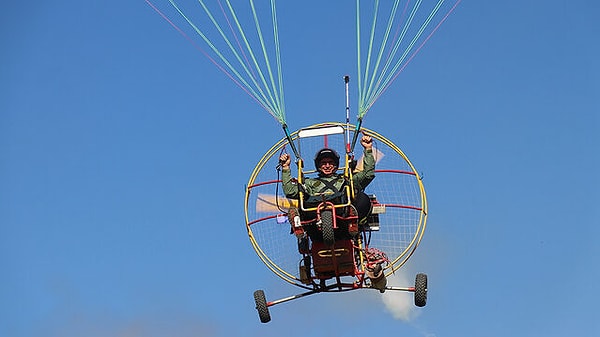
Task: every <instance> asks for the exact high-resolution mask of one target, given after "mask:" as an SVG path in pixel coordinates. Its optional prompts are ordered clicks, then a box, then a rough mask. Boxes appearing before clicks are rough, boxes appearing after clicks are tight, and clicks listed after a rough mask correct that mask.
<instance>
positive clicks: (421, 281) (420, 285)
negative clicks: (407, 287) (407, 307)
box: [415, 273, 427, 307]
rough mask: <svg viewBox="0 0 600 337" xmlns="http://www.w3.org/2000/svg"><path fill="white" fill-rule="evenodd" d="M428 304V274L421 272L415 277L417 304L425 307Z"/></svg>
mask: <svg viewBox="0 0 600 337" xmlns="http://www.w3.org/2000/svg"><path fill="white" fill-rule="evenodd" d="M425 304H427V274H422V273H419V274H417V277H416V278H415V305H416V306H417V307H424V306H425Z"/></svg>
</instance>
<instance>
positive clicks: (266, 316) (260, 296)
mask: <svg viewBox="0 0 600 337" xmlns="http://www.w3.org/2000/svg"><path fill="white" fill-rule="evenodd" d="M254 303H256V310H258V317H260V321H261V323H267V322H269V321H271V314H270V313H269V307H268V306H267V300H266V298H265V292H264V291H262V290H257V291H255V292H254Z"/></svg>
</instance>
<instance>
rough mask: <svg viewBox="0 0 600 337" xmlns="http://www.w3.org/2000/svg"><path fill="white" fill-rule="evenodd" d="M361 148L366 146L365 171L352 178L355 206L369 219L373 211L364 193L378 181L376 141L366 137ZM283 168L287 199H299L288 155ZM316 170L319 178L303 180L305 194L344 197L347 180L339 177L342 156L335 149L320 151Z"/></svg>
mask: <svg viewBox="0 0 600 337" xmlns="http://www.w3.org/2000/svg"><path fill="white" fill-rule="evenodd" d="M360 144H361V145H362V146H363V152H364V156H363V170H362V171H359V172H356V173H354V174H353V175H352V180H353V184H354V188H355V190H356V192H358V193H355V195H356V197H355V200H354V202H353V204H354V205H355V207H356V208H357V211H358V215H359V217H360V218H363V217H366V216H367V215H368V213H369V211H370V207H371V205H370V201H369V199H368V196H366V195H365V194H364V192H363V191H364V189H365V188H366V187H367V185H368V184H369V183H370V182H371V181H372V180H373V179H374V178H375V159H374V157H373V139H372V137H371V136H368V135H365V134H363V136H362V138H361V140H360ZM279 161H280V163H281V168H282V175H281V176H282V183H283V192H284V193H285V196H286V197H288V198H290V199H298V197H299V188H298V184H297V181H296V180H295V179H293V178H292V174H291V170H290V162H291V158H290V155H289V154H287V153H284V154H282V155H281V156H280V157H279ZM314 163H315V168H316V169H317V171H318V176H317V177H316V178H306V179H305V180H304V189H305V193H307V195H308V196H309V197H310V196H311V195H315V194H318V193H324V192H325V193H332V194H333V195H334V196H335V194H336V193H337V194H338V195H339V194H340V193H343V191H342V186H343V185H344V183H345V180H344V176H343V175H342V174H339V173H337V170H338V168H339V166H340V155H339V154H338V153H337V152H336V151H335V150H333V149H330V148H324V149H321V150H319V151H318V152H317V153H316V155H315V158H314Z"/></svg>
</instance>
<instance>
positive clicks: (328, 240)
mask: <svg viewBox="0 0 600 337" xmlns="http://www.w3.org/2000/svg"><path fill="white" fill-rule="evenodd" d="M321 230H322V231H323V242H324V243H325V245H327V246H333V244H334V243H335V235H334V232H333V212H331V210H328V209H327V210H323V211H321Z"/></svg>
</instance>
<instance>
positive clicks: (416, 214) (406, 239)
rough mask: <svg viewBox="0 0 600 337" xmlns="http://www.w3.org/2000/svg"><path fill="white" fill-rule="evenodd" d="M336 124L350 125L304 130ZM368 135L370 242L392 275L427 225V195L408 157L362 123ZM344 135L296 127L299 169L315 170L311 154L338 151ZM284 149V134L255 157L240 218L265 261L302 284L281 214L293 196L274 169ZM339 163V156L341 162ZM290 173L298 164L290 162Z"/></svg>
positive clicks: (298, 256) (293, 244) (291, 238)
mask: <svg viewBox="0 0 600 337" xmlns="http://www.w3.org/2000/svg"><path fill="white" fill-rule="evenodd" d="M328 126H338V127H342V128H343V129H344V130H345V131H349V135H350V139H352V137H353V133H354V128H353V127H352V126H348V125H347V124H342V123H322V124H315V125H312V126H310V127H308V128H306V129H312V128H319V127H328ZM362 131H364V132H365V133H366V134H368V135H370V136H372V138H373V141H374V145H373V155H374V157H375V161H376V167H375V179H374V180H373V181H372V182H371V183H370V184H369V185H368V186H367V188H366V189H365V192H366V193H367V194H368V195H372V196H374V197H375V198H376V200H377V202H378V204H380V206H378V207H377V208H378V209H377V211H378V212H380V213H379V214H378V215H377V217H378V218H379V219H378V220H379V221H378V222H379V223H378V225H379V226H378V228H376V227H374V228H375V230H373V231H371V232H370V243H369V246H370V247H372V248H376V249H378V250H380V251H382V252H384V253H385V254H386V255H387V257H388V258H389V260H390V263H389V264H387V265H386V266H385V273H386V275H388V276H389V275H390V274H392V273H393V272H394V271H396V270H397V269H398V268H400V267H401V266H402V265H404V264H405V263H406V261H407V260H408V259H409V258H410V257H411V255H412V254H413V252H414V251H415V249H416V248H417V246H418V245H419V243H420V241H421V239H422V237H423V233H424V231H425V227H426V221H427V199H426V195H425V188H424V186H423V182H422V179H421V177H420V176H419V174H418V173H417V171H416V169H415V168H414V166H413V165H412V163H411V162H410V160H409V159H408V157H407V156H406V155H405V154H404V152H402V150H400V148H398V147H397V146H396V145H395V144H394V143H392V142H391V141H390V140H388V139H387V138H385V137H383V136H382V135H380V134H378V133H376V132H375V131H372V130H369V129H365V128H363V129H362ZM346 137H347V135H346V134H339V135H328V136H322V137H311V138H307V139H301V138H300V137H299V131H296V132H294V133H292V134H291V138H292V140H293V141H294V144H296V147H297V149H298V150H299V152H300V155H301V157H302V159H303V161H304V164H305V165H304V172H305V173H307V176H310V172H311V171H313V172H314V168H313V167H312V166H313V157H314V154H315V153H316V152H317V151H318V150H319V149H321V148H323V147H329V148H333V149H335V150H336V151H338V153H340V155H342V156H343V154H344V153H345V148H346V142H347V139H346ZM284 152H289V153H290V155H291V156H292V158H293V157H294V154H293V153H292V150H291V148H290V147H289V145H288V141H287V138H283V139H281V140H280V141H279V142H277V143H276V144H275V145H273V146H272V147H271V148H270V149H269V150H268V151H267V153H265V155H264V156H263V157H262V158H261V159H260V161H259V162H258V164H257V165H256V167H255V168H254V171H253V172H252V175H251V176H250V179H249V181H248V184H247V186H246V197H245V217H246V229H247V230H248V236H249V239H250V242H251V244H252V246H253V248H254V250H255V251H256V253H257V254H258V256H259V257H260V259H261V260H262V261H263V262H264V263H265V265H266V266H267V267H268V268H269V269H270V270H271V271H272V272H274V273H275V274H276V275H277V276H279V277H281V278H282V279H284V280H285V281H287V282H289V283H292V284H295V285H298V286H302V284H301V282H300V275H298V274H299V272H298V265H299V262H300V261H301V259H302V254H300V253H299V252H298V245H297V239H296V237H295V236H294V235H293V234H291V233H290V228H291V226H290V224H289V222H288V220H287V216H286V213H287V211H288V209H289V208H290V207H291V205H294V204H295V201H294V200H289V199H287V198H286V197H285V195H284V194H283V190H282V187H281V181H280V179H281V172H280V171H278V163H279V155H280V154H281V153H284ZM355 157H356V158H355V159H357V161H358V165H357V169H358V170H360V169H361V159H362V146H360V144H358V142H357V145H356V148H355ZM341 165H343V161H342V162H341ZM291 169H292V175H293V176H295V175H296V172H297V166H296V165H294V164H293V163H292V165H291Z"/></svg>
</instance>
